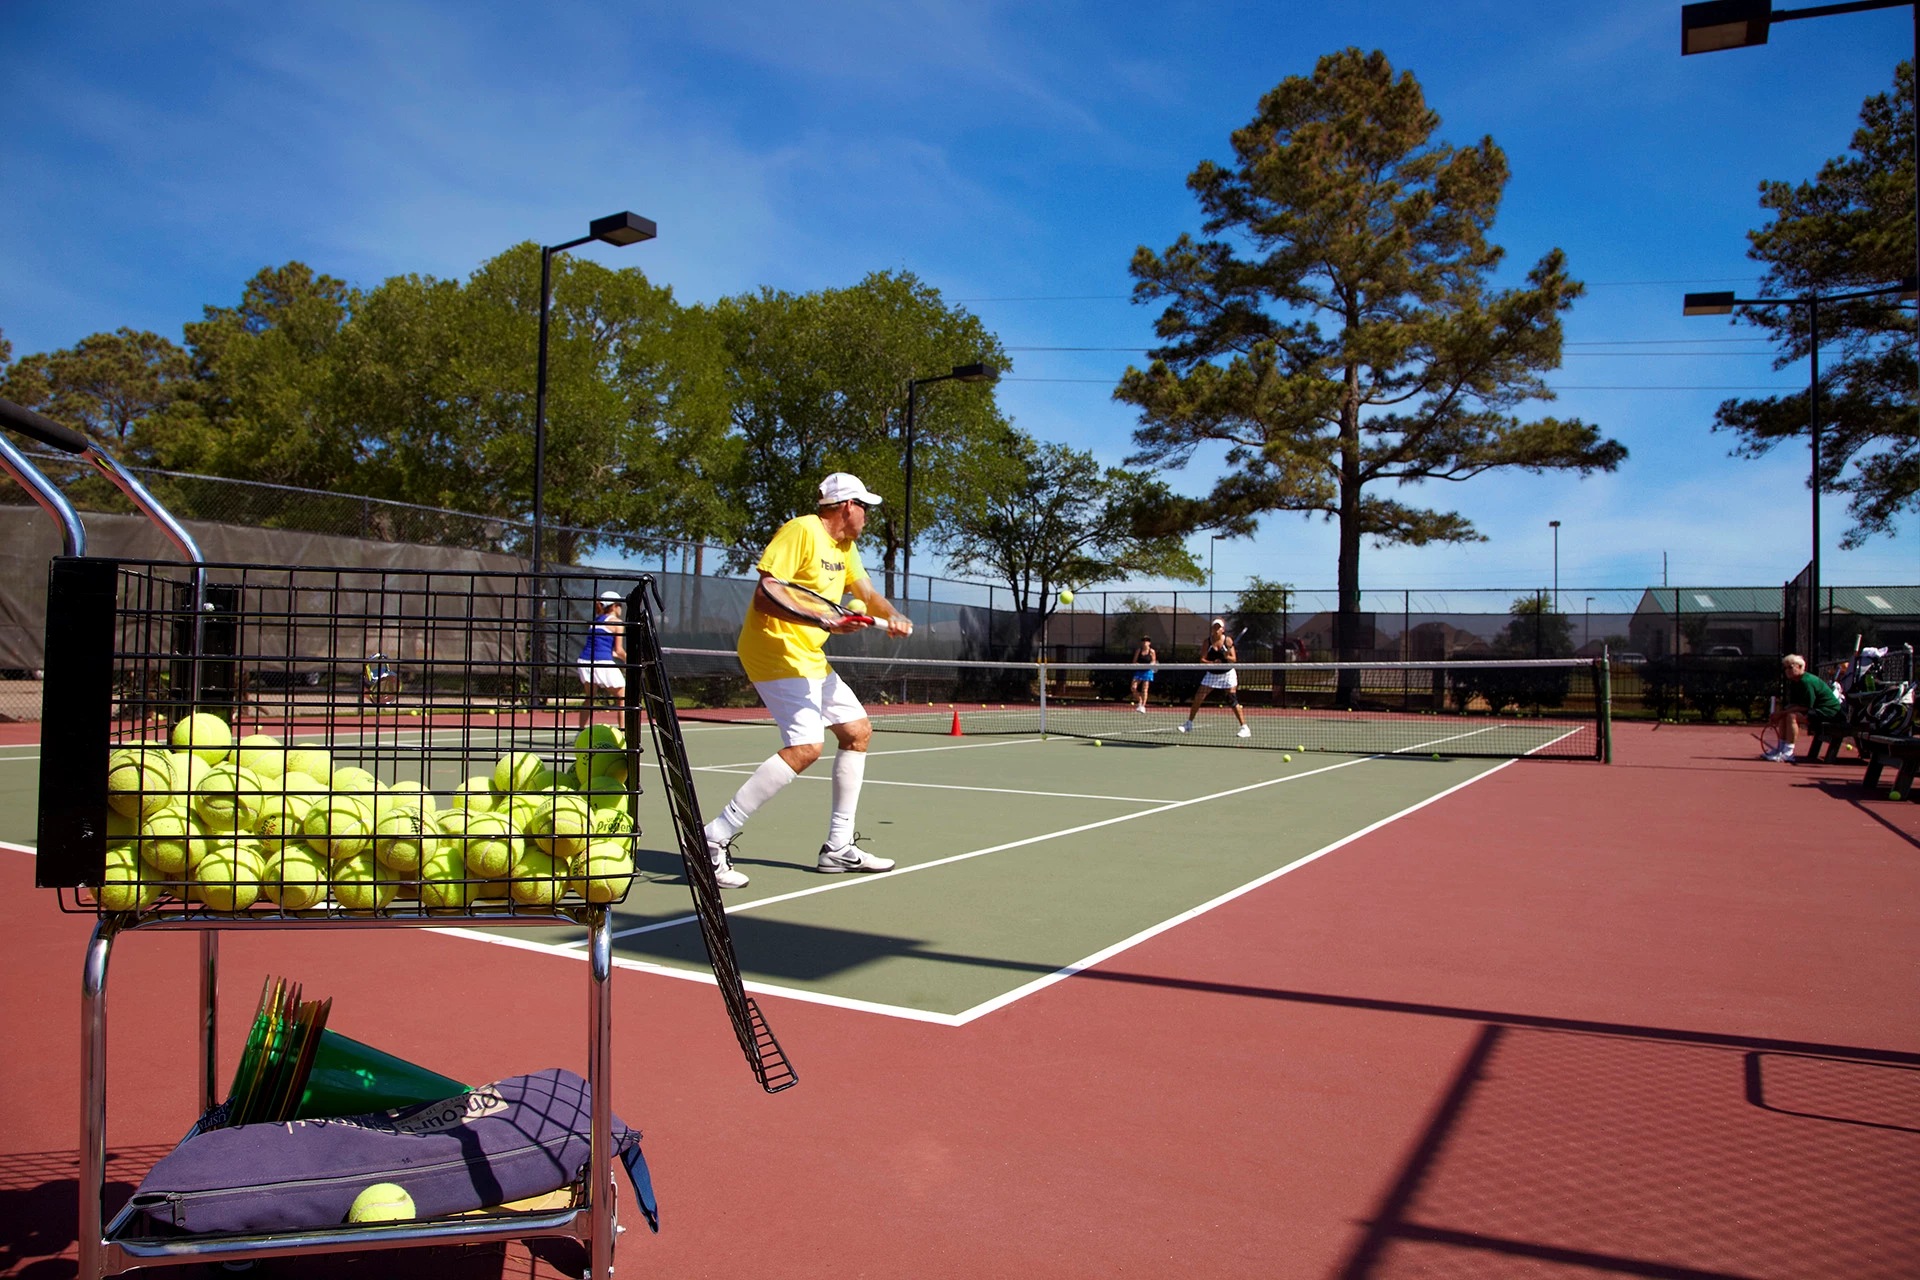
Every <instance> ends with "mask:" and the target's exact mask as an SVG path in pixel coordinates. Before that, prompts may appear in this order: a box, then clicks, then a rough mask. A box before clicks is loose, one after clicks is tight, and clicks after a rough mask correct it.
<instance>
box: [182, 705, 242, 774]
mask: <svg viewBox="0 0 1920 1280" xmlns="http://www.w3.org/2000/svg"><path fill="white" fill-rule="evenodd" d="M173 749H174V750H175V751H190V752H192V753H193V754H194V755H196V756H199V757H200V758H201V759H202V760H205V761H206V762H207V763H208V764H219V763H220V762H221V761H223V760H225V759H226V758H227V755H228V753H229V752H231V751H232V750H233V730H231V729H229V728H228V727H227V722H226V721H225V720H222V719H221V718H220V717H219V716H215V715H208V714H207V713H206V712H204V711H196V712H194V713H193V714H192V715H190V716H188V717H187V718H186V719H185V720H182V721H181V722H180V723H179V724H176V725H175V726H173Z"/></svg>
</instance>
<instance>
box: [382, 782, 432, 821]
mask: <svg viewBox="0 0 1920 1280" xmlns="http://www.w3.org/2000/svg"><path fill="white" fill-rule="evenodd" d="M389 794H390V795H393V796H395V797H397V798H399V799H400V800H402V801H403V802H405V803H407V804H410V805H412V806H413V807H414V808H415V809H418V810H419V811H420V812H421V813H425V814H433V813H436V812H438V811H439V808H440V806H439V804H438V803H437V802H436V801H435V800H434V798H433V794H432V793H431V792H429V791H428V790H427V789H426V787H424V786H422V785H421V784H420V783H418V782H410V781H407V780H406V779H402V780H401V781H399V782H396V783H394V784H393V787H392V790H391V791H390V792H389Z"/></svg>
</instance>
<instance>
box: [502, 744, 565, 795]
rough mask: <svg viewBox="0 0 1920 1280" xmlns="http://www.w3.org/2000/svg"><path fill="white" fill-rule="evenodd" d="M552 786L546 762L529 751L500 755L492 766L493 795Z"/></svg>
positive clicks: (542, 789) (543, 788)
mask: <svg viewBox="0 0 1920 1280" xmlns="http://www.w3.org/2000/svg"><path fill="white" fill-rule="evenodd" d="M552 787H553V775H552V774H551V773H550V772H548V770H547V766H546V763H545V762H544V761H542V760H541V759H540V757H539V756H537V755H535V754H533V752H531V751H516V752H514V753H513V754H511V755H505V756H501V757H500V761H499V763H497V764H495V765H494V766H493V790H494V794H495V795H513V794H516V793H519V792H523V791H547V790H550V789H552Z"/></svg>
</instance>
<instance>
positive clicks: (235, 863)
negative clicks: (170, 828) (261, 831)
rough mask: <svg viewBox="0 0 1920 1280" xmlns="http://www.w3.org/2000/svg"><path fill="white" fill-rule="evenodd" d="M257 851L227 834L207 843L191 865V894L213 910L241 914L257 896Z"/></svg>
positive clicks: (263, 869) (260, 872)
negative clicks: (239, 912)
mask: <svg viewBox="0 0 1920 1280" xmlns="http://www.w3.org/2000/svg"><path fill="white" fill-rule="evenodd" d="M265 874H266V867H265V865H264V863H263V862H262V859H261V857H260V851H259V850H258V849H256V848H255V847H254V846H253V845H252V844H250V843H244V842H242V841H241V840H240V839H239V838H237V837H235V836H231V835H221V836H218V837H216V838H215V839H213V840H212V841H210V842H209V844H208V846H207V847H206V849H205V851H204V852H203V853H201V855H200V857H199V858H198V860H196V861H195V862H194V864H193V882H194V886H193V893H194V896H195V897H197V898H199V899H200V901H202V902H204V903H206V904H207V906H208V908H209V909H211V910H214V911H221V912H226V911H245V910H246V909H247V908H248V907H250V906H252V905H253V904H254V903H255V902H256V901H257V900H258V899H259V897H260V880H261V878H262V877H263V876H264V875H265Z"/></svg>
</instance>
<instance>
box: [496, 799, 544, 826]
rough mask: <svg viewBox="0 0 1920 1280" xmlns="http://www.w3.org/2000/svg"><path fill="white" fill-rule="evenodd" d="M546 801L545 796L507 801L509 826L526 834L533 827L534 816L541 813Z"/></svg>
mask: <svg viewBox="0 0 1920 1280" xmlns="http://www.w3.org/2000/svg"><path fill="white" fill-rule="evenodd" d="M544 801H545V797H544V796H513V797H511V798H509V799H507V801H506V806H505V807H506V815H507V825H508V826H509V827H512V828H513V829H514V830H515V831H519V832H525V831H526V830H527V829H528V828H529V827H531V826H532V825H533V815H534V814H536V813H538V812H539V811H540V806H541V804H542V803H544ZM495 812H496V813H497V812H499V810H495Z"/></svg>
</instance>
